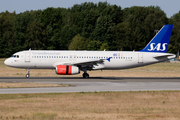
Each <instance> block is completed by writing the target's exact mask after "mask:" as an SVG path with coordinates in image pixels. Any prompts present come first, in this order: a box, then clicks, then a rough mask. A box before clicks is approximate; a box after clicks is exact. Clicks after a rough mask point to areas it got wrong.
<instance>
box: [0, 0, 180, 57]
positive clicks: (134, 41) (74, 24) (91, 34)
mask: <svg viewBox="0 0 180 120" xmlns="http://www.w3.org/2000/svg"><path fill="white" fill-rule="evenodd" d="M165 24H174V29H173V32H172V37H171V41H170V44H169V48H168V52H171V53H178V51H179V47H180V12H179V13H177V14H174V15H173V16H172V17H171V18H167V16H166V14H165V13H164V11H163V10H161V9H160V7H158V6H149V7H138V6H134V7H130V8H125V9H122V8H121V7H120V6H117V5H110V4H109V3H107V2H99V3H96V4H95V3H92V2H85V3H82V4H76V5H74V6H73V7H71V8H47V9H45V10H37V11H25V12H23V13H19V14H16V13H15V12H13V13H10V12H8V11H6V12H2V13H0V57H1V58H2V57H9V56H11V55H12V54H13V53H15V52H17V51H22V50H28V49H29V48H31V49H32V50H104V49H106V50H123V51H132V50H136V51H138V50H141V49H143V48H144V47H145V46H146V44H147V43H148V42H149V41H150V40H151V39H152V38H153V36H154V35H155V34H156V33H155V32H154V31H155V30H159V29H161V27H162V26H163V25H165Z"/></svg>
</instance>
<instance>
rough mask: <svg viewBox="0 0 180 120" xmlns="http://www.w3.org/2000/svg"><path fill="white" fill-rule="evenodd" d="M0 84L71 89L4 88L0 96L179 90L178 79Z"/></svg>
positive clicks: (38, 79)
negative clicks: (57, 85) (43, 85)
mask: <svg viewBox="0 0 180 120" xmlns="http://www.w3.org/2000/svg"><path fill="white" fill-rule="evenodd" d="M0 82H9V83H16V82H34V83H54V84H55V83H56V84H71V85H73V86H71V87H51V88H5V89H0V94H15V93H64V92H95V91H97V92H99V91H148V90H149V91H152V90H180V78H179V77H169V78H167V77H165V78H163V77H159V78H157V77H133V78H132V77H91V78H89V79H83V78H81V77H31V78H28V79H27V78H24V77H0Z"/></svg>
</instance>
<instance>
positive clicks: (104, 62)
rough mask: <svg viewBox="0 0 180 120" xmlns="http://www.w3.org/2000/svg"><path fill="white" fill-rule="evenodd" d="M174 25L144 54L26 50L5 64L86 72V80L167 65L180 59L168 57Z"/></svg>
mask: <svg viewBox="0 0 180 120" xmlns="http://www.w3.org/2000/svg"><path fill="white" fill-rule="evenodd" d="M172 29H173V25H164V26H163V27H162V28H161V30H160V31H159V32H158V33H157V34H156V35H155V36H154V37H153V39H152V40H151V41H150V42H149V43H148V44H147V45H146V47H145V48H144V49H142V50H140V51H105V50H104V51H69V50H68V51H65V50H31V49H29V50H26V51H20V52H17V53H14V54H13V55H12V56H11V57H10V58H7V59H6V60H5V61H4V64H6V65H7V66H10V67H14V68H22V69H27V74H26V78H29V77H30V75H29V74H30V69H55V72H56V74H58V75H74V74H79V73H80V71H83V72H84V73H83V78H89V74H88V73H87V71H88V70H89V71H91V70H117V69H128V68H135V67H140V66H145V65H150V64H154V63H158V62H162V61H167V60H170V59H173V58H175V57H176V55H175V54H171V53H167V49H168V44H169V41H170V37H171V33H172Z"/></svg>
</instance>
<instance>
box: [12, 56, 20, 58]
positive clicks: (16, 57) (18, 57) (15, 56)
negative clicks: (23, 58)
mask: <svg viewBox="0 0 180 120" xmlns="http://www.w3.org/2000/svg"><path fill="white" fill-rule="evenodd" d="M11 57H13V58H19V55H12V56H11Z"/></svg>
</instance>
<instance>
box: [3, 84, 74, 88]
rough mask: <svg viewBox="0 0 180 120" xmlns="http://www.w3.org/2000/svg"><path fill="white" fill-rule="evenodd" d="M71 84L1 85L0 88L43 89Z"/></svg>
mask: <svg viewBox="0 0 180 120" xmlns="http://www.w3.org/2000/svg"><path fill="white" fill-rule="evenodd" d="M68 86H73V85H70V84H46V83H0V88H41V87H68Z"/></svg>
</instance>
